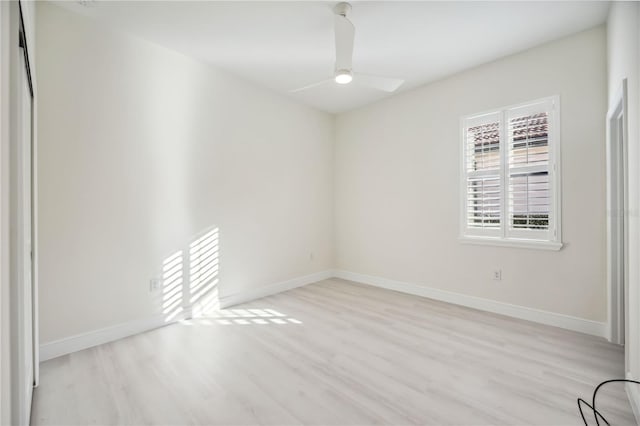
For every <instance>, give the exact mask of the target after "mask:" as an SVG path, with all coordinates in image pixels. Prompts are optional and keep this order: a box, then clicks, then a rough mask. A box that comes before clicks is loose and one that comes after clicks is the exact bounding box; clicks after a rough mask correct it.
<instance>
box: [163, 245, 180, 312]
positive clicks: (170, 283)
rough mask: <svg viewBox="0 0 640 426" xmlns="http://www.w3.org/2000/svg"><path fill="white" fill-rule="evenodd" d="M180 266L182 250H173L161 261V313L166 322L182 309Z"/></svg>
mask: <svg viewBox="0 0 640 426" xmlns="http://www.w3.org/2000/svg"><path fill="white" fill-rule="evenodd" d="M182 266H183V256H182V250H180V251H177V252H175V253H174V254H172V255H171V256H169V257H167V258H166V259H165V260H164V262H162V313H163V314H164V315H165V321H167V322H168V321H171V320H172V319H174V318H175V317H176V316H177V315H178V314H180V313H181V312H182V311H183V310H184V308H183V306H182V305H183V303H182V302H183V293H184V291H183V290H184V289H183V282H184V278H183V268H182Z"/></svg>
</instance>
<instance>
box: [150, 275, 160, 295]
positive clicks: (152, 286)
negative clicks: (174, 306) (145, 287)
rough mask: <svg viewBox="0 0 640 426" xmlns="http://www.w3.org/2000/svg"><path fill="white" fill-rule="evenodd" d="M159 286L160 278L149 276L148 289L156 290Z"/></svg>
mask: <svg viewBox="0 0 640 426" xmlns="http://www.w3.org/2000/svg"><path fill="white" fill-rule="evenodd" d="M160 287H162V280H161V279H160V278H151V281H149V291H150V292H154V291H158V290H160Z"/></svg>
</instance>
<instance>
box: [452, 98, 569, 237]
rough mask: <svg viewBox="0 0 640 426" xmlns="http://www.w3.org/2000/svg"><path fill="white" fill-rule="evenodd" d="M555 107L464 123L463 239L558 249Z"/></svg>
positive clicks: (553, 103) (544, 104) (547, 104)
mask: <svg viewBox="0 0 640 426" xmlns="http://www.w3.org/2000/svg"><path fill="white" fill-rule="evenodd" d="M557 103H558V100H557V97H554V98H548V99H544V100H540V101H534V102H531V103H527V104H523V105H519V106H515V107H509V108H504V109H502V110H499V111H496V112H493V113H489V114H482V115H477V116H471V117H468V118H465V119H463V121H462V126H463V127H462V134H463V137H462V139H463V141H462V142H463V158H462V165H463V166H462V168H463V179H464V181H463V212H462V216H463V218H462V220H463V223H462V228H463V236H470V237H489V238H491V240H495V239H498V240H504V241H507V240H509V241H511V240H517V241H546V242H553V243H558V245H557V246H556V247H557V248H559V247H560V245H561V244H559V236H558V235H559V233H558V229H557V228H558V226H559V220H558V219H559V217H557V215H558V213H557V210H558V209H559V176H557V174H556V173H557V171H556V160H557V156H558V155H559V149H558V146H557V144H558V143H559V141H558V140H557V139H558V138H557V135H556V133H555V132H556V126H557V123H556V121H557V118H556V117H557V114H556V113H557V111H556V110H555V108H556V107H557Z"/></svg>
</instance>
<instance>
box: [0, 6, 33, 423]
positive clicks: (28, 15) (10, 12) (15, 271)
mask: <svg viewBox="0 0 640 426" xmlns="http://www.w3.org/2000/svg"><path fill="white" fill-rule="evenodd" d="M34 7H35V5H34V4H29V2H27V1H25V0H19V1H11V2H0V58H1V59H2V61H1V63H0V95H1V96H0V237H1V238H0V329H1V330H0V423H1V424H18V423H21V422H25V417H26V419H27V420H26V421H28V416H29V413H30V408H31V407H30V406H28V407H22V406H24V405H25V404H24V403H22V404H21V403H20V399H19V398H18V397H17V394H18V393H19V392H18V391H19V390H20V389H22V388H24V384H21V385H19V383H20V382H21V379H22V378H21V377H20V373H18V372H17V368H16V367H17V365H18V364H17V363H18V362H19V360H18V359H17V358H18V357H19V353H18V350H17V348H16V347H17V344H16V343H17V342H18V340H17V339H18V338H19V327H20V323H19V321H18V317H19V315H20V314H21V311H20V309H18V308H17V306H16V305H17V303H16V302H17V300H18V299H17V296H18V293H19V291H20V289H21V287H20V286H19V279H20V272H19V271H20V268H21V266H22V265H21V262H20V259H19V256H20V253H19V249H20V247H19V246H18V245H17V244H16V242H17V238H18V236H17V234H16V232H15V229H16V224H17V223H18V222H17V221H18V216H20V212H21V211H23V210H24V209H21V208H20V207H19V206H18V205H17V203H16V186H17V185H18V179H17V172H16V167H17V160H18V158H17V153H16V141H17V140H18V137H19V136H20V128H19V126H20V125H21V117H20V114H22V109H23V102H21V99H20V98H21V94H23V93H24V89H23V87H22V86H21V85H20V83H21V82H22V83H23V80H21V79H22V78H23V74H24V72H25V69H26V70H27V75H28V82H29V86H30V87H29V88H30V92H31V132H32V134H31V149H32V157H31V169H32V170H31V179H32V186H31V202H32V206H31V215H30V216H31V223H32V237H31V243H32V250H33V260H32V262H31V263H32V265H31V268H32V269H31V276H32V288H31V292H32V300H31V304H32V318H31V320H32V324H33V329H32V334H33V341H32V347H33V375H34V385H35V384H36V383H37V381H38V375H39V371H38V365H39V355H38V349H39V344H38V341H39V339H38V311H37V294H38V291H37V287H38V286H37V272H38V267H37V229H36V228H35V225H37V216H36V214H37V205H36V203H35V202H36V201H37V163H36V161H37V136H36V133H35V130H36V128H37V126H35V123H37V117H36V111H37V95H36V93H37V90H36V85H35V74H34V71H35V68H34V58H33V55H32V52H33V42H34V40H33V35H34V33H35V32H34V30H35V29H34V11H35V10H34ZM21 31H22V32H23V34H24V35H23V36H22V38H23V39H24V41H23V44H24V49H23V48H22V47H21V46H20V38H21V35H20V32H21ZM29 47H31V49H29ZM30 53H31V54H30ZM21 56H22V57H24V61H21V60H20V57H21ZM23 84H24V83H23ZM22 312H23V311H22ZM22 398H23V399H24V397H22ZM21 405H22V406H21Z"/></svg>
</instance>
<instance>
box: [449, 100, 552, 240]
mask: <svg viewBox="0 0 640 426" xmlns="http://www.w3.org/2000/svg"><path fill="white" fill-rule="evenodd" d="M536 106H540V108H539V109H537V110H538V111H540V112H547V113H548V118H547V119H548V133H547V138H548V142H547V144H548V150H549V160H548V175H549V185H550V189H549V191H550V194H549V195H550V203H549V228H548V230H543V231H535V230H515V229H511V226H510V221H509V192H508V188H509V177H510V176H509V133H508V126H509V118H510V117H512V116H513V115H514V114H517V112H518V110H521V111H522V110H524V111H526V110H533V111H535V110H536V108H535V107H536ZM491 117H497V119H498V120H499V135H500V136H499V137H500V144H499V146H500V148H499V150H500V166H499V167H498V172H499V180H500V226H499V228H498V229H497V230H495V229H494V230H487V229H481V228H470V227H468V212H467V202H468V196H467V191H468V181H467V178H468V177H469V172H468V171H467V168H466V166H467V149H468V147H467V140H466V136H467V135H466V133H467V132H466V130H467V129H468V128H469V127H473V126H474V125H479V124H482V123H483V122H484V123H489V122H495V118H494V119H493V120H491ZM560 123H561V122H560V97H559V96H558V95H555V96H549V97H546V98H541V99H536V100H532V101H527V102H522V103H519V104H514V105H508V106H504V107H500V108H494V109H492V110H489V111H485V112H481V113H475V114H469V115H466V116H463V117H461V118H460V142H461V143H460V147H461V150H460V155H459V159H460V218H459V220H460V237H459V239H460V241H461V242H462V243H465V244H477V245H494V246H504V247H520V248H534V249H544V250H560V249H561V248H562V245H563V244H562V232H561V222H562V195H561V190H562V181H561V177H562V173H561V170H560V164H561V162H560V153H561V140H560Z"/></svg>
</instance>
